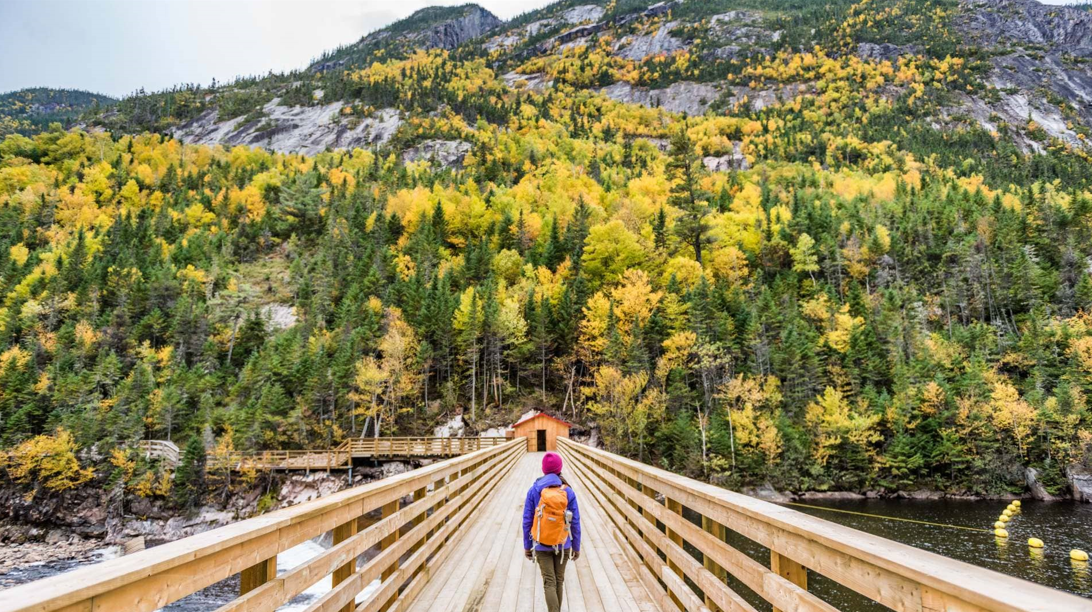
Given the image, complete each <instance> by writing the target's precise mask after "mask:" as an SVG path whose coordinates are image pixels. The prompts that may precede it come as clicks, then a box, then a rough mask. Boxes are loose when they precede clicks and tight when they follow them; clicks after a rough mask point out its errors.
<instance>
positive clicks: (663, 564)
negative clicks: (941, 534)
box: [558, 438, 1092, 612]
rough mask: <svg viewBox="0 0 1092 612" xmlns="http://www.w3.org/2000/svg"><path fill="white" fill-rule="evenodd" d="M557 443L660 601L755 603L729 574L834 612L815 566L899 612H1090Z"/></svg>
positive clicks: (1044, 592)
mask: <svg viewBox="0 0 1092 612" xmlns="http://www.w3.org/2000/svg"><path fill="white" fill-rule="evenodd" d="M558 448H559V450H560V451H561V453H562V454H563V456H564V457H565V459H566V461H567V463H566V466H567V468H566V469H567V470H568V473H570V474H571V477H575V479H576V480H577V481H578V483H579V485H581V487H582V489H581V491H582V492H584V491H586V492H587V494H590V495H592V496H594V497H595V498H596V499H597V501H598V502H599V503H600V504H601V505H602V507H603V508H605V509H606V510H607V512H606V513H605V514H606V515H607V516H608V517H609V518H610V520H611V521H612V522H613V523H614V525H613V527H614V529H612V532H613V534H614V536H615V538H616V539H617V540H618V542H619V544H620V545H621V548H622V550H623V551H624V552H625V553H626V555H627V556H628V557H629V558H630V561H631V563H633V565H634V567H635V568H637V571H638V575H639V578H640V579H641V580H642V582H643V583H644V584H645V586H646V588H648V590H649V592H650V593H651V594H652V595H653V596H654V597H657V598H658V599H659V601H660V603H661V606H662V608H663V609H664V610H687V611H689V612H699V611H701V612H705V611H709V610H733V611H745V612H754V610H755V608H754V606H752V604H751V603H749V602H748V601H746V600H745V598H743V597H741V596H740V595H739V594H738V593H736V592H735V591H733V590H732V589H731V588H730V587H729V585H728V583H727V580H726V578H727V576H728V575H729V574H730V575H731V576H733V577H735V578H736V579H737V580H739V582H741V583H743V584H744V585H746V586H747V587H748V588H750V589H751V590H752V591H754V592H755V593H756V594H757V595H758V596H760V597H762V598H763V599H764V600H765V601H766V602H768V603H769V604H770V605H772V606H773V609H774V610H775V612H776V611H778V610H781V611H789V610H808V611H827V612H834V611H835V610H837V608H835V607H834V606H832V605H830V604H829V603H827V602H825V601H823V600H821V599H820V598H818V597H817V596H816V595H814V594H812V593H810V592H808V589H807V580H808V573H809V572H815V573H817V574H822V575H823V576H825V577H826V578H828V579H830V580H833V581H835V582H838V583H840V584H842V585H844V586H846V587H848V588H850V589H852V590H854V591H856V592H858V593H860V594H862V595H864V596H865V597H868V598H869V599H872V600H874V601H877V602H879V603H881V604H883V605H885V606H887V607H888V608H891V609H892V610H895V611H896V612H940V611H948V612H970V611H973V612H980V611H989V612H1077V611H1081V612H1089V611H1092V602H1089V601H1088V600H1086V599H1082V598H1080V597H1077V596H1075V595H1070V594H1068V593H1064V592H1062V591H1057V590H1054V589H1051V588H1048V587H1045V586H1041V585H1037V584H1034V583H1031V582H1028V581H1025V580H1021V579H1018V578H1013V577H1010V576H1005V575H1003V574H1000V573H998V572H994V571H991V570H987V569H984V568H981V567H977V566H974V565H970V564H968V563H963V562H961V561H956V560H954V559H949V558H947V557H943V556H940V555H937V554H934V553H931V552H927V551H924V550H921V549H918V548H914V547H911V546H906V545H904V544H899V543H897V542H893V541H891V540H887V539H884V538H881V537H878V536H874V535H871V534H867V533H863V532H860V531H857V530H855V529H850V528H848V527H843V526H841V525H837V524H834V523H831V522H829V521H825V520H823V519H819V518H816V517H813V516H810V515H807V514H804V513H802V512H797V511H795V510H791V509H789V508H785V507H782V506H778V505H776V504H772V503H769V502H765V501H762V500H759V499H755V498H753V497H749V496H747V495H742V494H739V493H734V492H732V491H728V490H725V489H721V488H719V487H716V486H713V485H711V484H708V483H703V482H699V481H697V480H693V479H690V478H685V477H683V476H679V475H676V474H672V473H670V472H667V471H665V470H661V469H657V468H654V467H651V466H648V465H645V464H642V463H639V462H636V461H632V460H630V459H626V458H624V457H619V456H617V455H614V454H611V453H608V452H606V451H602V450H599V449H594V448H591V447H588V446H585V445H582V444H578V443H575V442H572V441H571V440H567V439H563V438H559V439H558ZM684 509H686V510H689V512H688V513H686V514H684ZM694 515H697V516H698V517H699V518H700V524H699V523H696V522H694V521H693V520H692V518H693V516H694ZM661 526H662V529H661ZM727 529H731V530H733V531H735V532H736V533H739V534H740V535H742V536H744V537H746V538H749V539H750V540H753V541H754V542H756V543H758V544H759V545H761V546H764V547H765V548H767V549H769V551H770V559H771V561H770V565H771V566H770V567H766V566H764V565H762V564H760V563H758V562H757V561H755V560H754V559H752V558H751V557H749V556H747V555H746V554H744V553H742V552H740V551H739V550H737V549H735V548H733V547H732V546H730V545H729V544H728V543H727V542H726V541H725V535H726V530H727ZM694 550H696V551H697V552H698V553H699V554H698V555H696V556H695V555H694V554H692V553H691V552H690V551H694Z"/></svg>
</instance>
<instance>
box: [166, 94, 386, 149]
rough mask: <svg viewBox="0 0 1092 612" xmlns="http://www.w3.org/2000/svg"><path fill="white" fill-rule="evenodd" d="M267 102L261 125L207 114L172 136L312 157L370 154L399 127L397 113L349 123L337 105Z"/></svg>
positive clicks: (381, 111) (200, 142)
mask: <svg viewBox="0 0 1092 612" xmlns="http://www.w3.org/2000/svg"><path fill="white" fill-rule="evenodd" d="M278 102H279V100H277V99H273V100H272V101H270V102H269V103H268V104H266V105H265V106H264V107H263V108H262V111H263V113H264V116H263V117H262V118H261V119H258V120H255V121H250V122H246V121H245V118H244V117H236V118H234V119H230V120H227V121H220V120H219V113H218V111H216V110H211V111H207V112H205V113H202V114H201V115H198V116H197V117H196V118H195V119H193V120H192V121H190V122H189V123H186V124H184V125H182V126H180V127H179V128H177V129H176V130H174V132H173V134H172V135H173V136H174V137H175V138H178V139H180V140H182V141H183V142H185V143H187V144H209V145H215V144H221V145H225V146H235V145H248V146H255V147H262V148H266V149H270V150H273V151H277V152H280V153H302V154H304V155H315V154H316V153H321V152H323V151H325V150H327V149H353V148H357V147H360V148H373V147H377V146H380V145H383V144H385V143H386V142H387V141H388V140H390V138H391V137H392V136H393V135H394V133H395V131H397V130H398V128H399V126H401V125H402V119H401V117H400V115H399V113H398V111H396V110H394V109H382V110H379V111H376V112H375V113H374V114H373V115H372V116H371V117H367V118H364V119H358V120H355V121H354V120H352V119H351V118H350V119H347V118H345V117H343V116H341V115H340V111H341V108H342V104H341V103H340V102H334V103H331V104H325V105H321V106H291V107H290V106H281V105H279V104H278Z"/></svg>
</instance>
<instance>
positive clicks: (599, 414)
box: [584, 366, 666, 456]
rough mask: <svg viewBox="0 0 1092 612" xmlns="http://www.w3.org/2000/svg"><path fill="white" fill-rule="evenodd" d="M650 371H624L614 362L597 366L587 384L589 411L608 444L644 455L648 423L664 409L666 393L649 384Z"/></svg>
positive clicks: (656, 418)
mask: <svg viewBox="0 0 1092 612" xmlns="http://www.w3.org/2000/svg"><path fill="white" fill-rule="evenodd" d="M647 385H648V373H647V372H637V373H635V374H628V375H627V374H623V373H622V372H621V370H619V369H618V368H615V367H613V366H603V367H601V368H599V369H598V370H596V372H595V376H594V383H593V384H592V385H591V386H589V387H585V388H584V394H585V396H587V397H589V398H591V401H589V402H588V411H589V412H590V413H591V414H592V415H593V416H595V419H596V423H598V424H599V431H600V432H602V434H603V440H604V442H606V444H607V447H608V448H610V449H612V450H614V451H626V450H628V451H632V452H636V453H637V454H638V456H643V454H644V445H645V442H646V441H647V431H648V424H649V423H650V422H652V421H654V420H658V419H659V418H660V417H661V416H662V415H663V413H664V408H665V405H666V395H665V394H664V393H663V392H662V391H661V390H660V389H658V388H655V387H653V388H648V389H646V387H647Z"/></svg>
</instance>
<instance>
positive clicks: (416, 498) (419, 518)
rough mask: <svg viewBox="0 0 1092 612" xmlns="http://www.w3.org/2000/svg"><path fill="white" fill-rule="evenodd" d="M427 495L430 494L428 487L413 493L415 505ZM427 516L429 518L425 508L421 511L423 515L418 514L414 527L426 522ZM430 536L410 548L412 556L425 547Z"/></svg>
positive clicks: (414, 519)
mask: <svg viewBox="0 0 1092 612" xmlns="http://www.w3.org/2000/svg"><path fill="white" fill-rule="evenodd" d="M427 493H428V487H421V488H420V489H417V490H416V491H414V492H413V501H414V503H417V502H419V501H421V500H422V499H424V498H425V495H426V494H427ZM426 516H428V508H425V509H424V510H422V511H421V514H418V515H417V516H415V517H414V518H413V525H414V526H417V525H419V524H421V521H423V520H425V517H426ZM428 535H429V534H425V535H424V536H423V537H422V538H421V539H420V540H418V541H417V542H415V543H414V544H413V546H412V547H411V548H410V554H413V553H414V552H416V551H417V549H418V548H421V546H423V545H424V544H425V541H426V540H428Z"/></svg>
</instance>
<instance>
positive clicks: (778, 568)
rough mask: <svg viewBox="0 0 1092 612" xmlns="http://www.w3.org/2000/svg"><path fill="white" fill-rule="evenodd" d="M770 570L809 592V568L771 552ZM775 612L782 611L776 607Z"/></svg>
mask: <svg viewBox="0 0 1092 612" xmlns="http://www.w3.org/2000/svg"><path fill="white" fill-rule="evenodd" d="M770 569H771V570H773V572H774V573H775V574H777V575H779V576H781V577H782V578H785V579H787V580H788V581H789V582H791V583H793V584H795V585H796V586H798V587H800V588H802V589H804V590H805V591H806V590H808V568H806V567H804V566H803V565H800V564H799V563H797V562H796V561H793V560H792V559H790V558H788V557H786V556H784V555H782V554H780V553H778V552H776V551H773V550H771V551H770ZM773 612H782V611H781V610H779V609H778V608H776V607H775V608H774V609H773Z"/></svg>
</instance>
